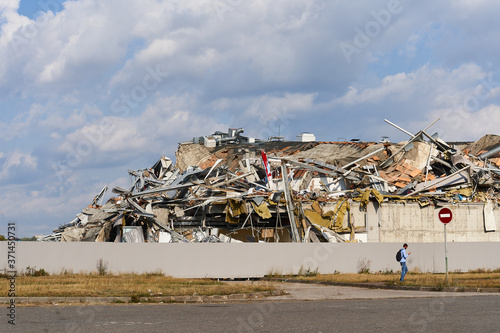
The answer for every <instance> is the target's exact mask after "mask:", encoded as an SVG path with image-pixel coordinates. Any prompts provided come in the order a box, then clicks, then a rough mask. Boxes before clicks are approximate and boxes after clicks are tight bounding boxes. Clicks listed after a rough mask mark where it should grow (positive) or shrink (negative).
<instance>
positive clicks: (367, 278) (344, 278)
mask: <svg viewBox="0 0 500 333" xmlns="http://www.w3.org/2000/svg"><path fill="white" fill-rule="evenodd" d="M298 278H299V279H303V280H308V281H322V282H333V283H385V284H394V283H399V278H400V273H399V272H391V273H369V274H318V275H316V276H300V277H298ZM404 285H407V286H424V287H436V288H441V287H448V286H449V287H458V288H500V271H498V270H497V271H484V270H479V271H475V272H467V273H457V272H454V273H448V281H446V275H445V274H436V273H412V272H409V273H408V274H407V275H406V276H405V282H404Z"/></svg>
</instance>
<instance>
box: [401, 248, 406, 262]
mask: <svg viewBox="0 0 500 333" xmlns="http://www.w3.org/2000/svg"><path fill="white" fill-rule="evenodd" d="M406 258H408V254H406V250H405V248H404V247H403V248H402V249H401V261H400V262H406Z"/></svg>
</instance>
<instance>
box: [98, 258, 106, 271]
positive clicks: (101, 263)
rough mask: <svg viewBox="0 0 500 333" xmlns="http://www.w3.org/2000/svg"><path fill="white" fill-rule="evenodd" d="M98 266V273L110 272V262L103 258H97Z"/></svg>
mask: <svg viewBox="0 0 500 333" xmlns="http://www.w3.org/2000/svg"><path fill="white" fill-rule="evenodd" d="M96 268H97V274H99V275H106V274H108V262H107V261H104V260H103V259H102V258H101V259H99V260H97V264H96Z"/></svg>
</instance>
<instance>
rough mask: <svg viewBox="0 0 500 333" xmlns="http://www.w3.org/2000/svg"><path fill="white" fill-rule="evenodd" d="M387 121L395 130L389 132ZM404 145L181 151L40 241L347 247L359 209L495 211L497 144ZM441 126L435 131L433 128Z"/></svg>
mask: <svg viewBox="0 0 500 333" xmlns="http://www.w3.org/2000/svg"><path fill="white" fill-rule="evenodd" d="M386 121H387V120H386ZM387 122H388V123H389V124H391V125H393V126H395V127H397V128H398V129H400V130H402V131H404V132H405V133H407V134H408V135H409V136H410V139H409V140H408V141H406V142H402V143H399V144H392V143H390V142H388V141H387V140H383V141H382V142H357V141H350V142H347V141H341V142H296V141H293V142H292V141H283V140H282V138H272V139H271V140H267V141H263V140H259V139H253V138H247V137H243V136H242V135H241V133H243V129H237V130H236V129H230V130H229V131H228V133H222V132H216V133H214V134H212V135H209V136H205V137H199V138H194V139H193V140H192V141H190V142H185V143H181V144H179V148H178V151H177V153H176V164H175V166H174V164H173V162H172V160H170V159H169V158H167V157H164V156H162V157H161V158H160V159H159V160H158V161H157V162H156V163H155V164H154V165H153V166H152V167H150V168H145V169H141V170H133V171H132V170H129V171H128V172H129V175H130V176H131V177H132V180H133V181H132V185H131V187H130V188H127V189H123V188H114V189H113V190H112V191H113V193H114V194H115V196H114V197H113V198H111V199H109V200H108V201H107V202H106V203H105V204H104V205H101V202H102V199H103V196H104V194H105V192H106V190H107V187H105V188H104V189H103V190H102V191H101V192H100V193H99V194H98V195H97V196H96V197H95V198H94V200H93V201H92V203H91V204H90V205H89V206H88V207H86V208H85V209H83V211H82V212H81V213H80V214H78V215H77V217H76V218H75V219H74V220H73V221H71V222H70V223H67V224H65V225H62V226H60V227H59V228H58V229H57V230H54V234H52V235H48V236H43V237H40V238H39V239H38V240H39V241H64V242H68V241H92V242H94V241H96V242H152V243H156V242H160V243H161V242H345V241H351V240H354V239H355V237H354V235H355V233H356V232H357V231H358V230H361V226H359V225H355V223H354V219H353V218H352V207H351V206H352V204H353V203H354V202H359V203H360V205H359V207H361V209H363V207H366V205H367V203H368V202H369V201H370V200H373V201H376V202H378V204H383V203H384V202H389V201H416V202H418V203H419V204H420V206H421V207H425V206H428V205H439V204H443V203H451V202H485V203H488V204H491V205H497V204H498V202H499V198H500V195H499V192H500V169H499V167H500V136H497V135H486V136H485V137H483V138H482V139H480V140H479V141H477V142H474V143H455V144H451V143H446V142H444V141H443V140H441V139H439V137H438V136H437V135H436V134H435V135H432V136H431V135H428V134H427V132H426V130H427V129H428V128H429V127H430V126H431V125H432V124H431V125H430V126H428V127H427V128H426V129H424V130H422V131H420V132H418V133H416V134H411V133H409V132H407V131H405V130H404V129H401V128H400V127H398V126H396V125H394V124H392V123H391V122H389V121H387ZM433 124H434V123H433Z"/></svg>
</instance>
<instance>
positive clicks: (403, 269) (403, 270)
mask: <svg viewBox="0 0 500 333" xmlns="http://www.w3.org/2000/svg"><path fill="white" fill-rule="evenodd" d="M407 248H408V244H406V243H404V244H403V248H402V249H401V260H400V261H399V263H400V264H401V279H400V280H399V281H401V282H404V280H405V275H406V273H407V272H408V267H407V266H406V258H408V256H409V255H410V254H411V252H406V249H407Z"/></svg>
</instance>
